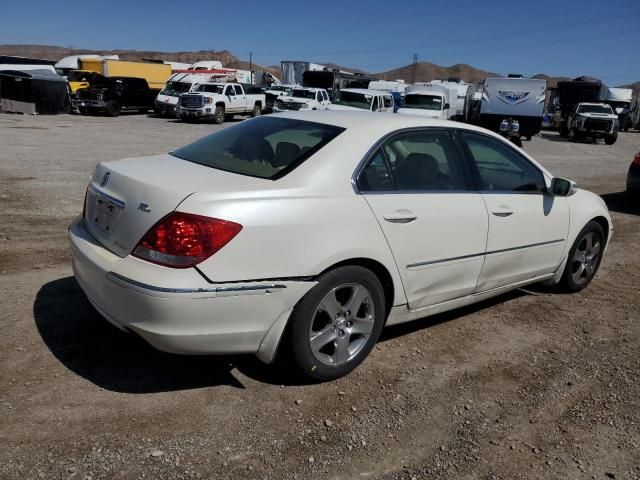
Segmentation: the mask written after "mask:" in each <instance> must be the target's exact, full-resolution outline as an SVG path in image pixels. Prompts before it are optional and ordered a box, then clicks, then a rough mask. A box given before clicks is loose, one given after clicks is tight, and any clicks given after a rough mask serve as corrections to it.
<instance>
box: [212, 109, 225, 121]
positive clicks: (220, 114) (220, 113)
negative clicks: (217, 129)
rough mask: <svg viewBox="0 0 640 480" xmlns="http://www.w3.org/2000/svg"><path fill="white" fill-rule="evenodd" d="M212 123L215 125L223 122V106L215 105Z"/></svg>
mask: <svg viewBox="0 0 640 480" xmlns="http://www.w3.org/2000/svg"><path fill="white" fill-rule="evenodd" d="M213 123H215V124H216V125H221V124H223V123H224V107H222V106H217V107H216V111H215V113H214V114H213Z"/></svg>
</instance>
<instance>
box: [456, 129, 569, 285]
mask: <svg viewBox="0 0 640 480" xmlns="http://www.w3.org/2000/svg"><path fill="white" fill-rule="evenodd" d="M459 137H460V139H461V141H462V144H463V149H464V150H465V151H466V153H467V155H468V156H469V158H470V160H471V163H472V167H473V169H474V171H475V176H476V181H477V184H478V189H479V190H480V191H481V193H482V197H483V199H484V201H485V203H486V205H487V210H488V212H489V236H488V240H487V255H486V259H485V263H484V267H483V268H482V272H481V274H480V278H479V280H478V288H477V289H478V291H485V290H490V289H492V288H497V287H501V286H504V285H510V284H514V283H518V282H521V281H526V280H529V279H532V278H536V277H539V276H542V275H546V274H549V273H552V272H554V271H555V270H556V268H557V267H558V265H559V264H560V260H561V255H562V252H563V251H564V248H565V243H566V240H567V233H568V228H569V207H568V205H567V200H566V198H564V197H555V196H552V195H550V194H548V193H546V190H547V189H546V181H545V177H544V175H543V173H542V172H541V171H540V169H539V168H538V167H537V166H535V165H534V164H533V163H531V162H530V161H529V160H528V159H527V158H526V157H524V156H523V155H522V154H520V153H519V152H518V151H517V150H515V149H514V148H512V147H511V146H510V145H509V144H508V143H507V142H505V141H502V140H500V139H496V138H493V137H490V136H488V135H483V134H480V133H474V132H461V133H460V134H459Z"/></svg>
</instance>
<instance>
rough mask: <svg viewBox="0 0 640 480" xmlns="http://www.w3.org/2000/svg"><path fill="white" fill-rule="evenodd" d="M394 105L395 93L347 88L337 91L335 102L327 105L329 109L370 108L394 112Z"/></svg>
mask: <svg viewBox="0 0 640 480" xmlns="http://www.w3.org/2000/svg"><path fill="white" fill-rule="evenodd" d="M393 105H394V100H393V95H391V93H389V92H381V91H379V90H368V89H364V88H345V89H342V90H340V91H339V92H336V93H335V98H334V100H333V103H331V104H330V105H329V106H328V107H327V110H369V111H371V112H383V113H384V112H388V113H393V111H394V107H393Z"/></svg>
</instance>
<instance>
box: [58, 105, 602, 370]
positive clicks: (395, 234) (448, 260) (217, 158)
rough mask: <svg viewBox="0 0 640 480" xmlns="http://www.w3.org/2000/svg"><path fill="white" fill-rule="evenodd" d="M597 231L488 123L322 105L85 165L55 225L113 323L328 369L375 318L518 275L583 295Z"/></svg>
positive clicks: (369, 337) (558, 186) (354, 360)
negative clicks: (83, 188)
mask: <svg viewBox="0 0 640 480" xmlns="http://www.w3.org/2000/svg"><path fill="white" fill-rule="evenodd" d="M612 229H613V228H612V224H611V219H610V217H609V213H608V211H607V207H606V206H605V204H604V202H603V201H602V200H601V198H600V197H598V196H597V195H594V194H592V193H590V192H587V191H585V190H581V189H579V188H577V187H576V185H575V184H574V183H573V182H571V181H569V180H566V179H563V178H556V177H553V175H552V174H551V173H549V172H548V171H547V170H545V169H544V168H543V167H542V166H541V165H540V164H539V163H537V162H536V161H535V160H534V159H533V158H531V157H530V156H528V155H527V154H526V153H525V152H523V151H522V150H520V149H518V148H517V147H514V146H513V144H511V143H509V142H508V141H505V140H504V139H503V138H501V137H500V136H498V135H495V134H493V133H491V132H489V131H487V130H484V129H481V128H477V127H474V126H471V125H466V124H461V123H454V122H447V121H438V120H428V119H423V118H420V117H410V116H406V115H391V114H375V113H369V112H327V111H325V112H291V113H286V114H278V115H272V116H268V117H259V118H255V119H252V120H247V121H244V122H241V123H239V124H237V125H234V126H232V127H229V128H226V129H224V130H221V131H218V132H216V133H214V134H212V135H209V136H207V137H205V138H203V139H201V140H198V141H196V142H195V143H192V144H190V145H187V146H185V147H182V148H179V149H177V150H175V151H173V152H171V153H169V154H166V155H158V156H153V157H145V158H130V159H125V160H116V161H109V162H103V163H100V164H99V165H98V166H97V167H96V169H95V171H94V172H93V175H92V177H91V180H90V183H89V186H88V188H87V194H86V199H85V203H84V212H83V214H82V216H81V217H79V218H77V219H76V220H74V221H73V223H72V224H71V226H70V231H69V234H70V240H71V250H72V257H73V269H74V273H75V277H76V279H77V281H78V283H79V284H80V286H81V287H82V289H83V290H84V292H85V293H86V295H87V297H88V299H89V301H90V302H91V303H92V304H93V305H94V306H95V308H96V309H97V310H98V311H99V312H100V313H101V314H102V315H103V316H104V317H105V318H106V319H107V320H108V321H109V322H111V323H112V324H114V325H115V326H117V327H118V328H121V329H123V330H126V331H129V332H133V333H135V334H138V335H140V336H141V337H142V338H143V339H145V340H146V341H147V342H149V343H150V344H151V345H153V346H154V347H156V348H158V349H160V350H163V351H167V352H173V353H181V354H222V353H251V354H255V355H257V356H258V357H259V358H260V359H261V360H263V361H265V362H268V363H269V362H272V361H273V360H274V358H275V357H276V354H279V355H280V354H282V355H284V356H285V357H286V358H289V359H290V360H291V361H290V362H289V363H288V365H292V366H295V367H296V368H298V369H299V370H300V371H301V372H302V373H303V374H305V375H307V376H308V377H311V378H313V379H316V380H330V379H334V378H338V377H340V376H343V375H345V374H347V373H348V372H350V371H351V370H353V369H354V368H355V367H356V366H358V365H359V364H360V363H361V362H362V361H363V360H364V359H365V357H366V356H367V355H368V354H369V352H370V351H371V349H372V348H373V346H374V344H375V342H376V340H377V339H378V336H379V335H380V332H381V330H382V328H383V327H384V326H385V325H392V324H398V323H402V322H407V321H409V320H413V319H417V318H423V317H426V316H429V315H433V314H436V313H439V312H443V311H446V310H451V309H454V308H458V307H461V306H464V305H468V304H471V303H474V302H478V301H481V300H484V299H487V298H489V297H493V296H495V295H499V294H501V293H503V292H506V291H508V290H512V289H515V288H518V287H522V286H524V285H528V284H533V283H539V282H545V283H547V284H549V285H556V286H557V288H559V289H562V290H565V291H570V292H577V291H579V290H582V289H583V288H585V287H586V286H587V285H588V284H589V283H590V282H591V280H592V279H593V277H594V275H595V274H596V272H597V270H598V267H599V265H600V262H601V260H602V256H603V254H604V252H605V249H606V247H607V244H608V241H609V239H610V237H611V233H612Z"/></svg>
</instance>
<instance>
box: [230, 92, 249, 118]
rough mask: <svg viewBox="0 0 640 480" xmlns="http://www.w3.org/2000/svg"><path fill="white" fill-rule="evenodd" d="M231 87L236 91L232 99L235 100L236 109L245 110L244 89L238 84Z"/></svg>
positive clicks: (245, 96) (245, 97) (245, 98)
mask: <svg viewBox="0 0 640 480" xmlns="http://www.w3.org/2000/svg"><path fill="white" fill-rule="evenodd" d="M233 88H234V90H235V92H236V96H235V99H234V100H235V102H236V107H237V109H238V110H237V111H239V112H246V111H247V110H248V108H247V95H246V94H245V93H244V90H243V88H242V87H241V86H240V85H234V87H233Z"/></svg>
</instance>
